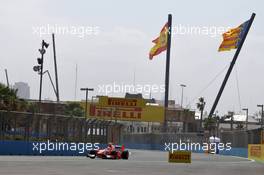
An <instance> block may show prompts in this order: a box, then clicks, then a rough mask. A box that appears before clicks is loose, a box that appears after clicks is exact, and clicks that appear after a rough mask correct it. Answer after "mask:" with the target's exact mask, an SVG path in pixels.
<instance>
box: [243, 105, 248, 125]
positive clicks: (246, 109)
mask: <svg viewBox="0 0 264 175" xmlns="http://www.w3.org/2000/svg"><path fill="white" fill-rule="evenodd" d="M242 110H243V111H246V117H247V118H246V130H248V108H243V109H242Z"/></svg>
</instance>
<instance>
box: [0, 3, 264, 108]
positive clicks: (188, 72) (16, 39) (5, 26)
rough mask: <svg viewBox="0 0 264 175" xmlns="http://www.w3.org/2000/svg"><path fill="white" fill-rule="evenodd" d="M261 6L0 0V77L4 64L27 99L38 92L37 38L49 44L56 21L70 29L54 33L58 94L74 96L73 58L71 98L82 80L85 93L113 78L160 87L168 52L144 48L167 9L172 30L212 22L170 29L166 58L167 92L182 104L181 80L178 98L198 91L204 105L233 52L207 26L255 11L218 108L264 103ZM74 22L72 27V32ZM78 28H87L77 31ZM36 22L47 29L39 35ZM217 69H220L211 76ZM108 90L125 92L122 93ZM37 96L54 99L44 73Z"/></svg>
mask: <svg viewBox="0 0 264 175" xmlns="http://www.w3.org/2000/svg"><path fill="white" fill-rule="evenodd" d="M263 7H264V3H263V2H262V1H261V0H251V1H247V2H246V1H239V0H233V1H230V0H222V1H210V0H205V1H188V0H186V1H176V0H171V1H170V0H167V1H166V0H159V1H151V0H149V1H148V0H146V1H142V0H133V1H124V0H115V1H114V0H112V1H111V0H108V1H102V0H96V1H87V0H86V1H62V0H61V1H60V0H58V1H53V0H45V1H35V0H24V1H21V0H16V1H15V0H8V1H1V2H0V38H1V42H0V48H1V52H0V60H1V64H0V72H1V73H0V82H2V83H5V82H6V80H5V74H4V69H5V68H6V69H8V73H9V80H10V83H11V84H14V83H15V82H18V81H23V82H27V83H28V84H29V86H30V90H31V92H30V93H31V98H32V99H37V98H38V93H39V76H38V74H37V73H36V72H34V71H33V70H32V67H33V66H34V65H36V64H37V61H36V59H37V57H39V55H40V54H39V52H38V49H39V48H40V46H41V45H40V44H41V40H42V39H44V40H45V41H46V42H48V43H50V44H52V40H51V34H49V33H48V32H49V31H48V28H49V27H50V28H52V27H54V28H55V27H57V29H59V28H67V29H69V30H71V31H70V32H65V33H62V32H61V33H59V32H57V33H56V49H57V62H58V72H59V86H60V95H61V99H62V100H74V92H75V75H76V74H75V69H76V65H78V74H77V75H78V76H77V77H78V78H77V80H78V84H77V97H76V100H80V99H83V98H84V93H83V92H81V91H80V90H79V89H80V87H94V88H95V90H96V91H95V92H92V93H91V95H90V97H91V96H92V95H104V93H103V92H101V91H99V89H100V88H99V87H103V86H106V85H113V83H114V82H115V83H116V84H118V85H122V84H130V85H131V84H132V85H133V84H135V85H142V86H146V85H158V86H162V85H163V84H164V78H165V57H166V53H165V52H164V53H162V54H160V55H158V56H156V57H154V59H153V60H152V61H150V60H149V59H148V53H149V50H150V48H151V47H152V46H153V44H152V43H151V41H152V40H153V39H155V38H156V37H157V36H158V34H159V31H160V30H161V28H162V26H163V25H164V24H165V22H166V21H167V15H168V13H171V14H172V15H173V22H172V25H173V26H174V27H175V29H176V28H177V27H178V29H179V27H180V26H182V27H185V28H188V27H189V28H191V27H192V26H195V27H200V29H205V28H208V29H210V30H211V29H212V31H211V33H209V34H208V33H207V34H206V33H192V34H191V33H188V32H186V33H184V34H181V33H180V32H178V34H175V35H173V37H172V47H171V64H170V66H171V67H170V68H171V72H170V93H169V94H170V99H173V100H176V103H180V101H181V88H180V86H179V84H182V83H183V84H186V85H187V87H186V88H185V89H184V100H183V103H184V105H187V104H190V107H191V108H195V103H196V102H197V98H198V97H200V96H204V97H205V100H206V110H208V111H209V110H210V108H211V106H212V103H213V101H214V99H215V97H216V94H217V92H218V90H219V87H220V85H221V82H222V80H223V78H224V75H225V73H226V71H227V68H226V69H225V70H224V71H221V70H223V69H224V68H225V67H227V65H229V63H230V61H231V60H232V57H233V55H234V52H235V51H230V52H220V53H219V52H218V51H217V50H218V47H219V45H220V43H221V41H222V38H221V35H220V33H217V34H215V33H213V29H214V28H218V29H219V28H227V27H237V26H238V25H239V24H241V23H243V22H244V21H246V20H248V19H249V18H250V16H251V13H252V12H255V13H256V18H255V21H254V23H253V26H252V28H251V30H250V32H249V34H248V37H247V39H246V42H245V44H244V46H243V48H242V51H241V53H240V56H239V58H238V60H237V64H236V65H235V68H234V70H233V72H232V75H231V76H230V79H229V81H228V83H227V86H226V88H225V90H224V93H223V95H222V98H221V100H220V102H219V104H218V107H217V110H218V111H219V112H220V113H226V112H227V111H228V110H232V111H236V112H239V111H240V104H239V101H240V102H241V107H242V108H243V107H248V108H249V110H250V113H253V112H255V111H256V110H258V109H257V107H256V105H257V104H260V103H264V92H263V90H264V81H263V74H264V69H263V66H264V58H263V51H264V30H263V27H264V23H263V18H264V11H263ZM74 28H75V29H76V30H77V32H76V31H72V30H73V29H74ZM83 28H85V29H87V30H90V29H92V30H93V31H88V32H87V33H85V34H83V33H82V29H83ZM40 29H41V30H42V32H46V34H44V33H42V35H40ZM45 30H46V31H45ZM50 31H51V29H50ZM50 46H52V45H50ZM44 57H45V60H44V69H45V70H46V69H48V70H49V71H50V73H51V75H52V76H53V79H54V65H53V52H52V47H49V48H48V49H47V53H46V54H45V56H44ZM219 72H222V74H221V75H220V76H218V77H217V78H216V81H214V82H213V83H210V82H211V81H212V80H213V79H214V77H215V76H216V75H217V74H219ZM209 84H210V86H208V85H209ZM237 85H238V86H237ZM206 87H208V88H206ZM238 89H239V91H240V93H238ZM144 94H145V95H144V96H145V97H148V95H147V93H144ZM239 94H240V100H239ZM109 95H110V96H124V92H119V93H114V92H113V93H110V94H109ZM152 97H155V98H157V99H163V97H164V94H163V93H152ZM43 98H49V99H55V98H54V93H53V91H52V87H51V85H50V82H49V79H48V77H47V76H45V77H44V89H43Z"/></svg>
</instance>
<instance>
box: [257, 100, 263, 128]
mask: <svg viewBox="0 0 264 175" xmlns="http://www.w3.org/2000/svg"><path fill="white" fill-rule="evenodd" d="M257 107H259V108H261V123H260V124H261V128H263V105H257Z"/></svg>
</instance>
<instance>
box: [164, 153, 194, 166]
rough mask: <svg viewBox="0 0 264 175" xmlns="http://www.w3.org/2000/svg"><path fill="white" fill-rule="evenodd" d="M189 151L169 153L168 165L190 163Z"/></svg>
mask: <svg viewBox="0 0 264 175" xmlns="http://www.w3.org/2000/svg"><path fill="white" fill-rule="evenodd" d="M191 154H192V153H191V151H174V152H169V160H168V161H169V162H170V163H191V159H192V157H191Z"/></svg>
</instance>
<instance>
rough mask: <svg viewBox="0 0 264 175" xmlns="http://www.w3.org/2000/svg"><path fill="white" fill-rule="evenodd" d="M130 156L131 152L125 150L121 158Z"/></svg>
mask: <svg viewBox="0 0 264 175" xmlns="http://www.w3.org/2000/svg"><path fill="white" fill-rule="evenodd" d="M128 157H129V152H128V151H124V152H122V154H121V158H122V159H125V160H127V159H128Z"/></svg>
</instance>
